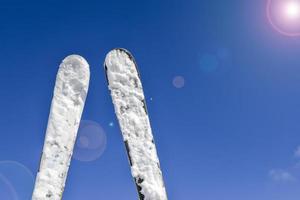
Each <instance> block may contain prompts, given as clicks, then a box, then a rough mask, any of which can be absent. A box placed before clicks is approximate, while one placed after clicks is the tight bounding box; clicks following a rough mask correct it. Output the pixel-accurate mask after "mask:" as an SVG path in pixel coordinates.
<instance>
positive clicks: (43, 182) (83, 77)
mask: <svg viewBox="0 0 300 200" xmlns="http://www.w3.org/2000/svg"><path fill="white" fill-rule="evenodd" d="M89 79H90V71H89V65H88V63H87V62H86V60H85V59H84V58H82V57H80V56H77V55H71V56H68V57H67V58H65V59H64V60H63V62H62V63H61V65H60V67H59V71H58V74H57V77H56V84H55V89H54V96H53V99H52V105H51V109H50V115H49V120H48V127H47V132H46V138H45V143H44V148H43V154H42V158H41V163H40V169H39V172H38V174H37V177H36V182H35V188H34V191H33V195H32V200H60V199H62V194H63V191H64V186H65V182H66V178H67V173H68V169H69V165H70V162H71V157H72V153H73V148H74V144H75V140H76V136H77V131H78V128H79V123H80V119H81V115H82V111H83V107H84V104H85V99H86V96H87V92H88V86H89Z"/></svg>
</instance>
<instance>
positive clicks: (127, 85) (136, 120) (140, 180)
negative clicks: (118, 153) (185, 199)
mask: <svg viewBox="0 0 300 200" xmlns="http://www.w3.org/2000/svg"><path fill="white" fill-rule="evenodd" d="M104 67H105V72H106V76H107V81H108V85H109V90H110V91H111V96H112V100H113V104H114V107H115V113H116V115H117V118H118V121H119V124H120V127H121V132H122V135H123V140H124V142H125V146H126V150H127V153H128V158H129V162H130V165H131V173H132V176H133V178H134V180H135V183H136V186H137V189H138V193H139V197H140V200H167V194H166V189H165V186H164V182H163V178H162V172H161V169H160V164H159V159H158V156H157V152H156V147H155V143H154V139H153V135H152V131H151V126H150V122H149V118H148V113H147V108H146V102H145V97H144V92H143V88H142V84H141V80H140V75H139V72H138V69H137V65H136V62H135V60H134V58H133V56H132V55H131V54H130V53H129V52H128V51H127V50H125V49H114V50H112V51H111V52H109V53H108V55H107V56H106V59H105V63H104Z"/></svg>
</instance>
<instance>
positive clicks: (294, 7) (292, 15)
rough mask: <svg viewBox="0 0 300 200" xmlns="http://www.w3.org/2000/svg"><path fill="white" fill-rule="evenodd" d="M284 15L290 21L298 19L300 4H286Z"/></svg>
mask: <svg viewBox="0 0 300 200" xmlns="http://www.w3.org/2000/svg"><path fill="white" fill-rule="evenodd" d="M284 15H285V17H286V18H288V19H290V20H295V19H299V17H300V2H299V1H295V0H294V1H290V2H287V3H286V5H285V7H284Z"/></svg>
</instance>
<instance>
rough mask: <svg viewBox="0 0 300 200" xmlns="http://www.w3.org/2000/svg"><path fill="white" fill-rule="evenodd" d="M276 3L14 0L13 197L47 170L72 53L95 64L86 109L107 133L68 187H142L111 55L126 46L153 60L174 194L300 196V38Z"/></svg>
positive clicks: (1, 119)
mask: <svg viewBox="0 0 300 200" xmlns="http://www.w3.org/2000/svg"><path fill="white" fill-rule="evenodd" d="M265 7H266V2H265V1H264V0H251V1H249V0H226V1H222V0H218V1H204V0H166V1H161V0H153V1H140V0H127V1H121V0H109V1H108V0H107V1H101V0H98V1H81V2H75V1H56V0H52V1H30V0H27V1H25V0H24V1H14V0H0V61H1V62H0V83H1V84H0V91H1V99H0V112H1V115H0V175H1V173H2V175H1V176H0V199H1V200H2V199H8V200H10V198H11V197H8V192H7V191H9V189H5V187H7V188H8V187H9V186H8V185H9V184H8V183H11V185H14V184H15V185H16V186H13V188H15V190H16V191H15V192H16V193H19V196H20V199H21V200H23V199H24V200H26V197H25V196H26V195H25V193H26V194H28V193H30V190H31V189H32V187H33V185H32V181H30V176H29V175H28V174H30V172H28V171H26V170H25V168H24V167H26V168H27V169H28V170H30V171H31V173H32V174H33V175H34V176H35V173H36V172H37V170H38V166H39V159H40V154H41V150H42V146H43V140H44V137H45V129H46V126H47V119H48V114H49V108H50V102H51V98H52V91H53V87H54V81H55V76H56V72H57V69H58V65H59V63H60V62H61V60H62V59H63V58H64V57H65V56H67V55H69V54H73V53H76V54H80V55H82V56H84V57H85V58H86V59H87V60H88V62H89V64H90V66H91V82H90V91H89V95H88V99H87V102H86V107H85V111H84V115H83V119H85V120H91V121H94V122H97V123H98V124H100V125H101V126H102V128H103V129H104V131H105V133H106V137H107V145H106V149H105V151H104V153H103V154H102V156H101V157H100V158H98V159H97V160H94V161H91V162H81V161H78V160H75V159H74V160H73V161H72V165H71V168H70V171H69V177H68V182H67V185H66V191H65V195H64V200H86V199H87V200H98V199H104V200H119V199H120V198H121V199H124V200H130V199H136V198H137V194H136V191H135V186H134V184H133V181H132V179H131V175H130V170H129V165H128V161H127V157H126V153H125V149H124V146H123V142H122V138H121V134H120V130H119V127H118V125H117V122H116V118H115V115H114V110H113V106H112V103H111V98H110V96H109V92H108V90H107V85H106V81H105V76H104V72H103V67H102V64H103V61H104V58H105V54H106V53H107V52H108V51H109V50H111V49H112V48H115V47H124V48H127V49H129V50H130V51H131V52H132V53H133V54H134V55H135V57H136V60H137V62H138V64H139V68H140V72H141V75H142V80H143V85H144V90H145V95H146V97H147V103H148V109H149V113H150V117H151V122H152V127H153V131H154V135H155V138H156V143H157V148H158V152H159V157H160V159H161V165H162V169H163V172H164V178H165V182H166V186H167V190H168V194H169V198H170V199H171V200H187V199H196V200H198V199H204V200H298V199H299V196H300V190H299V187H300V183H299V181H300V180H299V178H300V177H299V174H300V168H299V167H297V163H298V162H299V161H300V159H299V158H297V157H295V155H294V154H295V151H296V149H297V147H298V146H299V145H300V134H299V133H300V123H299V120H300V56H299V52H300V38H290V37H286V36H282V35H280V34H279V33H278V32H276V31H275V30H274V29H273V28H272V27H271V26H270V24H269V23H268V21H267V18H266V15H265ZM176 76H182V77H183V78H184V79H185V85H184V87H183V88H181V89H177V88H176V87H174V86H173V84H172V81H173V78H174V77H176ZM150 98H152V100H150ZM111 122H113V123H114V124H115V125H114V126H110V125H109V124H110V123H111ZM7 160H10V161H15V162H17V163H19V164H16V163H15V164H14V163H13V162H10V164H7V163H5V162H4V163H2V164H1V161H7ZM20 164H22V166H23V167H20ZM9 166H13V167H9ZM18 173H20V174H21V175H20V176H19V175H17V174H18ZM1 177H2V178H1ZM3 177H8V178H6V179H5V178H3ZM9 177H13V178H12V179H14V180H10V178H9ZM24 179H26V180H24ZM24 181H25V182H26V184H23V183H24ZM12 182H13V183H12ZM21 183H22V186H24V187H25V185H26V189H19V188H20V185H21ZM25 190H26V191H25ZM28 191H29V192H28Z"/></svg>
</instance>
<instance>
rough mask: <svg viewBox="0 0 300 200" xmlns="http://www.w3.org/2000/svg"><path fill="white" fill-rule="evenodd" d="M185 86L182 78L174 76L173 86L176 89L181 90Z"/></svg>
mask: <svg viewBox="0 0 300 200" xmlns="http://www.w3.org/2000/svg"><path fill="white" fill-rule="evenodd" d="M184 85H185V79H184V77H183V76H175V77H174V78H173V86H174V87H175V88H177V89H180V88H183V87H184Z"/></svg>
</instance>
